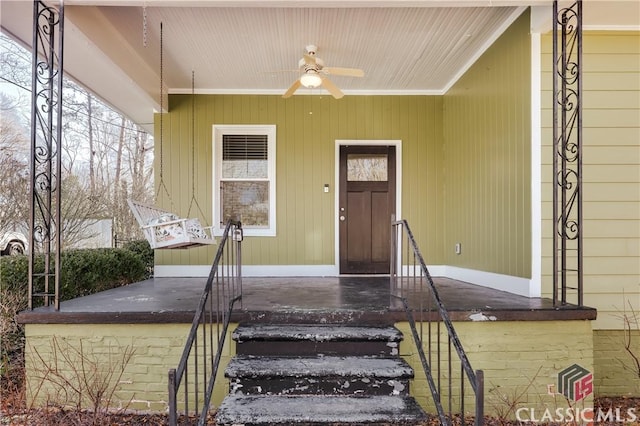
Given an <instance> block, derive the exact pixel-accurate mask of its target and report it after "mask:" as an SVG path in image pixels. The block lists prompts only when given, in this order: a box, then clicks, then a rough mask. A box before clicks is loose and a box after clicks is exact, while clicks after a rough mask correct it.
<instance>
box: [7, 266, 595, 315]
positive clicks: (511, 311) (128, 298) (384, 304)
mask: <svg viewBox="0 0 640 426" xmlns="http://www.w3.org/2000/svg"><path fill="white" fill-rule="evenodd" d="M205 282H206V279H205V278H151V279H149V280H146V281H142V282H138V283H133V284H130V285H127V286H123V287H119V288H114V289H111V290H107V291H104V292H101V293H97V294H93V295H90V296H85V297H80V298H77V299H73V300H69V301H65V302H62V303H61V304H60V310H59V311H57V312H56V311H55V310H54V309H53V308H52V307H46V308H37V309H35V310H33V311H25V312H22V313H20V314H19V316H18V321H19V322H21V323H25V324H28V323H31V324H56V323H59V324H73V323H77V324H82V323H85V324H87V323H93V324H96V323H98V324H99V323H183V322H186V323H189V322H191V321H192V319H193V315H194V311H195V308H196V307H197V305H198V301H199V299H200V296H201V293H202V289H203V288H204V285H205ZM434 282H435V284H436V287H437V289H438V293H439V294H440V298H441V300H442V301H443V303H444V304H445V307H446V308H447V310H448V311H449V313H450V317H451V319H452V320H455V321H471V320H474V318H475V319H477V318H478V314H479V313H482V314H483V315H485V316H486V317H490V318H491V319H494V318H495V320H498V321H513V320H516V321H518V320H520V321H545V320H576V319H595V317H596V310H595V309H593V308H588V307H582V308H580V307H577V306H574V305H568V306H563V307H554V306H553V303H552V301H551V300H550V299H545V298H528V297H524V296H518V295H515V294H511V293H507V292H504V291H499V290H493V289H490V288H486V287H482V286H478V285H473V284H469V283H466V282H462V281H456V280H452V279H449V278H439V277H434ZM425 305H426V303H425ZM416 319H418V318H416ZM404 320H406V316H405V313H404V312H403V311H402V310H401V309H400V304H399V303H398V301H397V300H395V298H393V299H392V298H391V297H390V291H389V276H384V275H381V276H340V277H271V278H244V279H243V298H242V303H241V306H239V307H238V310H237V312H235V313H234V315H233V316H232V321H235V322H257V321H264V322H281V323H288V322H290V323H299V322H326V323H350V322H351V323H353V322H358V323H393V322H396V321H404Z"/></svg>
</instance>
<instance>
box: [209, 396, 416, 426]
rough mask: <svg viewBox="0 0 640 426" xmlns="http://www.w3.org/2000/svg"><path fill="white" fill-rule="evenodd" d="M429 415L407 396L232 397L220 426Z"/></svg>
mask: <svg viewBox="0 0 640 426" xmlns="http://www.w3.org/2000/svg"><path fill="white" fill-rule="evenodd" d="M426 420H427V415H426V414H425V412H424V411H423V410H422V409H421V408H420V406H419V405H418V404H417V403H416V401H415V400H414V399H413V398H411V397H406V396H370V397H356V396H317V395H300V396H277V395H270V396H264V395H230V396H228V397H227V398H226V399H225V400H224V401H223V402H222V404H221V405H220V408H219V409H218V412H217V414H216V423H217V424H219V425H239V424H242V425H247V426H248V425H256V426H257V425H285V424H286V425H291V424H296V425H334V426H337V425H354V424H358V425H362V424H367V425H375V424H378V425H415V424H419V423H421V422H424V421H426Z"/></svg>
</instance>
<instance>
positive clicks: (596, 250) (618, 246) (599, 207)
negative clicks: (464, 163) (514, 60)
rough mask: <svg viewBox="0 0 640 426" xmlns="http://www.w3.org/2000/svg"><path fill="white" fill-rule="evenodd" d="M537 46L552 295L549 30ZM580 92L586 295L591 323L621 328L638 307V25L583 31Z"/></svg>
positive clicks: (546, 257)
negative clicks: (592, 314)
mask: <svg viewBox="0 0 640 426" xmlns="http://www.w3.org/2000/svg"><path fill="white" fill-rule="evenodd" d="M541 53H542V58H541V62H542V68H543V69H542V120H543V123H542V126H543V128H542V144H543V151H542V179H543V186H542V190H543V191H542V219H543V224H542V235H543V241H542V249H543V259H542V273H543V294H544V295H551V292H552V275H551V272H552V270H553V268H552V254H553V251H552V249H553V245H552V241H551V237H552V231H551V228H552V202H551V200H552V187H551V178H552V172H551V170H552V159H553V157H552V148H551V144H552V142H553V137H552V128H551V122H552V121H551V120H552V111H551V110H552V103H551V98H552V96H551V90H552V80H551V67H552V64H553V62H552V60H553V59H552V38H551V36H550V35H546V36H544V37H543V39H542V52H541ZM582 100H583V197H584V199H583V211H584V219H583V220H584V222H583V230H584V231H583V232H584V234H583V235H584V236H583V238H584V240H583V245H584V303H585V304H586V305H588V306H593V307H595V308H597V309H598V319H597V320H596V321H595V323H594V328H598V329H620V328H623V325H624V323H623V320H622V317H623V313H624V312H625V311H626V313H627V314H632V312H631V310H633V311H635V312H636V313H637V312H640V289H639V287H638V285H639V284H640V32H638V31H608V32H607V31H586V32H585V33H584V34H583V96H582ZM636 319H638V318H636ZM632 328H634V329H635V328H636V325H634V324H632Z"/></svg>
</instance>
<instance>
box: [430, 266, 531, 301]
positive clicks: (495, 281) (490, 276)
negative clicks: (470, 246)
mask: <svg viewBox="0 0 640 426" xmlns="http://www.w3.org/2000/svg"><path fill="white" fill-rule="evenodd" d="M444 269H445V270H444V272H445V274H444V275H441V276H445V277H447V278H451V279H454V280H459V281H465V282H468V283H471V284H476V285H480V286H482V287H488V288H493V289H495V290H501V291H506V292H508V293H513V294H518V295H520V296H526V297H535V296H536V292H535V290H534V289H532V280H531V279H529V278H521V277H514V276H512V275H502V274H495V273H493V272H485V271H478V270H475V269H465V268H458V267H457V266H445V267H444ZM433 275H435V274H433Z"/></svg>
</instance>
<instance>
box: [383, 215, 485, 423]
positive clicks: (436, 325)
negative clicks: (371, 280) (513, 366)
mask: <svg viewBox="0 0 640 426" xmlns="http://www.w3.org/2000/svg"><path fill="white" fill-rule="evenodd" d="M390 277H391V297H392V299H396V300H400V302H401V305H402V306H401V307H402V308H403V309H404V310H405V312H406V314H407V319H408V321H409V325H410V327H411V333H412V335H413V339H414V342H415V345H416V349H417V352H418V356H419V357H420V361H421V363H422V367H423V370H424V374H425V376H426V380H427V383H428V384H429V388H430V390H431V395H432V397H433V404H434V408H435V410H436V411H437V413H438V417H439V419H440V422H441V424H443V425H451V424H452V423H453V421H454V418H456V417H459V418H460V419H459V421H456V423H461V424H466V421H465V420H466V414H467V412H470V410H467V409H466V407H469V405H472V406H473V418H474V420H473V423H474V424H475V425H482V424H484V374H483V372H482V370H476V371H474V370H473V368H472V367H471V363H470V362H469V359H468V358H467V354H466V353H465V351H464V348H463V347H462V343H461V342H460V339H459V338H458V334H457V333H456V330H455V329H454V327H453V323H452V322H451V319H450V318H449V313H448V312H447V310H446V308H445V306H444V304H443V303H442V301H441V300H440V296H439V295H438V290H437V289H436V286H435V284H434V282H433V279H432V278H431V274H430V273H429V270H428V269H427V265H426V264H425V262H424V259H423V258H422V254H421V253H420V249H419V248H418V245H417V244H416V241H415V239H414V237H413V234H412V232H411V229H410V228H409V224H408V223H407V221H406V220H399V221H395V220H394V221H392V234H391V271H390ZM392 303H393V300H392ZM468 388H470V389H471V392H470V393H469V392H468Z"/></svg>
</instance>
